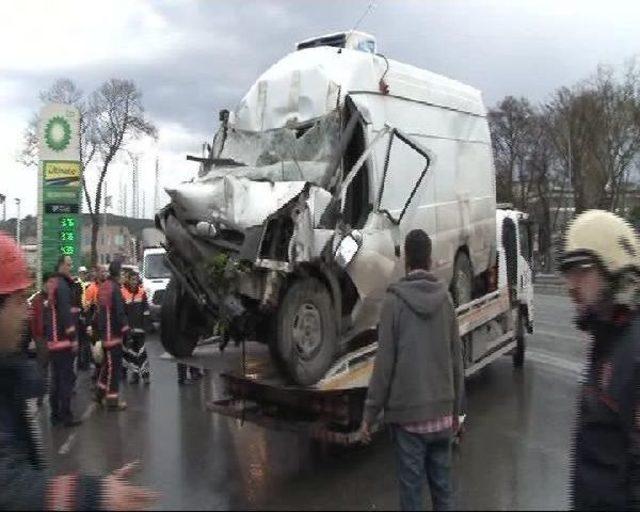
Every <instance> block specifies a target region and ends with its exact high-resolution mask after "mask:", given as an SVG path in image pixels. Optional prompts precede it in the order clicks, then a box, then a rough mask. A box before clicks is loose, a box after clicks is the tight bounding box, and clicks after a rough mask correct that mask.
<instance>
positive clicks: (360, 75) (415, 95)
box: [232, 47, 496, 299]
mask: <svg viewBox="0 0 640 512" xmlns="http://www.w3.org/2000/svg"><path fill="white" fill-rule="evenodd" d="M388 64H389V67H388V71H387V72H386V74H385V70H386V68H387V62H386V61H385V59H384V58H381V57H379V56H375V55H371V54H367V53H365V52H360V51H354V50H349V49H336V48H329V47H320V48H311V49H307V50H301V51H297V52H294V53H291V54H289V55H287V56H286V57H284V58H283V59H282V60H280V61H279V62H278V63H276V64H275V65H273V66H272V67H271V68H270V69H268V70H267V71H266V72H265V73H264V74H263V75H262V76H261V77H260V78H259V79H258V80H257V81H256V83H255V84H254V85H253V86H252V87H251V89H250V90H249V92H248V93H247V94H246V95H245V97H244V98H243V100H242V101H241V102H240V105H239V107H238V109H237V111H236V113H235V117H234V118H232V123H233V127H234V128H236V129H239V130H248V131H262V130H269V129H274V128H279V127H282V126H285V125H287V124H288V123H289V124H292V125H299V124H301V123H304V122H307V121H312V120H314V119H316V118H318V117H320V116H322V115H325V114H326V113H327V112H330V111H331V110H333V109H335V108H336V106H341V105H342V104H343V103H344V101H345V98H346V97H347V96H349V97H350V98H351V99H352V100H353V101H354V103H355V105H356V106H357V107H358V109H359V111H360V112H361V113H362V114H363V116H364V118H365V119H366V120H367V122H369V123H370V124H369V125H368V126H367V130H366V132H367V133H366V137H367V140H368V141H369V142H370V141H371V140H372V139H373V137H375V135H376V134H377V133H379V131H380V130H382V129H383V127H384V126H385V125H391V126H393V127H396V128H398V129H400V130H402V131H403V132H404V133H405V134H407V135H409V136H410V137H411V138H413V139H414V140H416V142H418V143H420V144H421V145H422V146H423V147H425V148H426V149H427V150H429V151H430V153H431V154H432V155H433V161H432V163H431V168H430V169H429V172H428V174H427V176H426V178H425V180H424V181H423V183H422V185H421V187H420V189H419V190H418V192H417V194H416V196H415V197H414V200H413V202H412V204H411V206H410V208H409V210H408V212H407V214H406V217H405V219H404V220H403V222H402V223H401V225H400V233H399V239H400V240H402V239H404V235H405V234H406V233H407V232H408V231H410V230H411V229H414V228H422V229H424V230H425V231H426V232H427V233H429V235H430V236H431V237H432V239H433V242H434V253H433V263H434V271H435V273H436V274H437V275H438V276H439V277H440V278H442V279H443V280H444V281H445V282H449V281H450V280H451V278H452V274H453V265H454V261H455V257H456V254H457V252H458V251H459V250H465V251H467V252H468V254H469V257H470V260H471V263H472V267H473V271H474V274H476V275H477V274H479V273H481V272H483V271H485V270H486V269H487V268H488V267H489V264H490V261H489V260H490V257H491V255H492V254H495V253H494V252H493V249H494V248H495V207H496V202H495V170H494V167H493V158H492V152H491V141H490V135H489V128H488V124H487V119H486V109H485V106H484V104H483V102H482V97H481V94H480V92H479V91H478V90H476V89H474V88H472V87H470V86H467V85H464V84H462V83H460V82H457V81H455V80H451V79H448V78H446V77H443V76H440V75H437V74H435V73H431V72H429V71H426V70H422V69H418V68H416V67H413V66H410V65H407V64H402V63H399V62H396V61H393V60H388ZM383 75H384V81H385V82H386V84H388V86H389V94H381V93H380V89H379V81H380V79H381V78H382V76H383ZM386 151H387V141H386V140H383V141H381V143H380V144H378V145H377V147H376V148H375V150H374V152H373V155H372V157H371V158H370V159H369V162H368V169H369V173H370V178H371V179H370V181H369V183H370V187H371V190H370V197H371V198H372V199H374V200H375V199H377V196H378V192H379V189H380V186H381V182H382V173H383V167H384V162H385V156H386ZM423 167H424V159H422V157H420V155H418V154H417V153H416V152H414V151H412V150H411V149H410V148H409V147H407V146H404V147H402V145H396V147H394V150H393V152H392V154H391V159H390V164H389V171H388V176H387V184H386V186H385V193H384V196H383V200H382V203H381V205H380V206H381V207H383V208H386V209H388V210H389V211H390V212H391V213H393V214H398V213H399V212H400V210H401V209H402V207H403V205H404V203H405V202H406V200H407V198H408V196H409V194H410V192H411V190H412V187H413V184H414V183H415V181H416V179H417V177H418V176H419V174H420V172H421V170H422V168H423ZM346 172H348V170H345V173H346ZM370 229H371V223H370V222H368V223H367V226H366V227H365V228H364V229H363V232H364V233H366V232H368V231H370ZM394 267H395V271H394V274H396V275H398V274H400V273H401V271H402V268H403V258H401V259H400V260H398V261H396V264H395V265H394ZM356 285H357V286H358V288H359V289H360V287H361V285H362V286H364V283H362V284H358V283H356ZM380 298H381V297H380V296H379V297H378V299H380Z"/></svg>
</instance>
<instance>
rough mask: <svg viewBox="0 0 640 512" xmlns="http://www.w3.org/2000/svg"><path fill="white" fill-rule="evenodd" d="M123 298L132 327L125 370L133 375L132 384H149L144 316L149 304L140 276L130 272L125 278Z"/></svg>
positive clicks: (125, 346)
mask: <svg viewBox="0 0 640 512" xmlns="http://www.w3.org/2000/svg"><path fill="white" fill-rule="evenodd" d="M122 297H123V299H124V307H125V312H126V313H127V319H128V320H129V327H130V329H129V334H128V336H127V340H126V342H125V345H124V364H125V368H126V369H127V370H128V371H129V372H130V373H131V381H132V383H134V384H135V383H137V382H138V381H139V380H140V378H142V380H143V382H144V383H145V384H149V378H150V374H149V360H148V358H147V350H146V348H145V345H144V342H145V332H144V314H145V312H146V311H148V310H149V304H148V303H147V294H146V292H145V291H144V287H143V286H142V282H141V280H140V276H139V275H138V274H136V273H135V272H129V273H128V274H127V276H126V277H125V282H124V285H123V286H122Z"/></svg>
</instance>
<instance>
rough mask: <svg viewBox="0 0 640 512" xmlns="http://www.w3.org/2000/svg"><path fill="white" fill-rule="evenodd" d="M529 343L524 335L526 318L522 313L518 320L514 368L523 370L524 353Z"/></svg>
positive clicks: (519, 313) (519, 314)
mask: <svg viewBox="0 0 640 512" xmlns="http://www.w3.org/2000/svg"><path fill="white" fill-rule="evenodd" d="M526 345H527V342H526V338H525V334H524V316H523V314H522V312H520V311H519V312H518V316H517V318H516V348H515V349H514V351H513V366H514V367H515V368H522V367H523V366H524V353H525V350H526V348H527V346H526Z"/></svg>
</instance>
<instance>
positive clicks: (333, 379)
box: [208, 289, 516, 445]
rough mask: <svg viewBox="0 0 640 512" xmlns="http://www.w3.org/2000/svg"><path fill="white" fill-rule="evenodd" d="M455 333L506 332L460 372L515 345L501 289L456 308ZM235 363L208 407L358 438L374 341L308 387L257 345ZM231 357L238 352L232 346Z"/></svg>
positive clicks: (318, 434) (331, 437) (276, 425)
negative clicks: (498, 324)
mask: <svg viewBox="0 0 640 512" xmlns="http://www.w3.org/2000/svg"><path fill="white" fill-rule="evenodd" d="M456 314H457V316H458V323H459V329H460V336H461V338H462V339H463V340H464V339H467V338H468V337H469V335H471V334H472V333H473V332H474V331H475V330H477V329H481V328H483V327H484V326H486V325H487V324H489V323H490V322H492V321H498V320H499V319H502V320H503V321H505V320H506V322H505V323H506V324H507V325H508V327H507V328H506V329H505V331H506V332H504V333H503V334H501V335H500V336H499V337H496V338H495V339H493V340H492V341H491V343H490V345H488V347H487V350H486V351H485V352H484V354H483V357H481V358H479V359H478V360H475V361H474V360H470V359H469V356H468V355H467V356H465V376H467V377H468V376H470V375H472V374H473V373H475V372H477V371H479V370H480V369H481V368H483V367H484V366H486V365H487V364H489V363H491V362H493V361H494V360H495V359H497V358H498V357H500V356H502V355H504V354H507V353H509V352H510V351H511V350H513V349H514V348H515V346H516V341H515V333H514V330H513V325H512V323H513V322H512V315H511V310H510V302H509V296H508V291H507V289H502V290H498V291H495V292H493V293H490V294H487V295H485V296H483V297H481V298H479V299H477V300H474V301H472V302H470V303H468V304H465V305H463V306H461V307H460V308H458V309H457V310H456ZM245 349H246V352H245V354H244V358H242V359H241V364H240V367H239V366H238V364H237V361H236V364H235V370H228V371H224V372H222V373H221V374H220V378H221V379H222V382H223V384H224V389H225V394H226V398H224V399H221V400H213V401H211V402H210V403H209V404H208V408H209V410H211V411H213V412H216V413H218V414H222V415H224V416H228V417H232V418H237V419H239V420H241V421H248V422H251V423H255V424H258V425H261V426H264V427H266V428H271V429H276V430H288V431H296V432H305V433H307V434H308V435H309V436H311V437H312V438H315V439H320V440H323V441H328V442H331V443H336V444H342V445H349V444H353V443H357V442H359V441H360V436H359V433H358V427H359V425H360V422H361V418H362V411H363V407H364V400H365V397H366V392H367V387H368V384H369V379H370V378H371V373H372V371H373V366H374V361H375V354H376V350H377V343H371V344H369V345H367V346H365V347H362V348H359V349H357V350H354V351H352V352H350V353H348V354H346V355H345V356H343V357H342V358H341V359H340V360H338V361H337V362H336V363H335V364H334V365H333V366H332V368H331V369H330V370H329V372H327V374H326V376H325V377H324V378H323V379H322V380H320V381H319V382H318V383H316V384H315V385H313V386H308V387H302V386H297V385H292V384H291V383H289V382H287V381H286V380H285V378H283V377H282V373H281V372H279V371H278V369H277V368H276V367H275V366H274V365H273V364H272V362H271V358H270V357H269V353H268V351H267V350H265V349H264V347H263V346H258V345H257V344H248V345H247V347H245ZM235 352H236V356H237V355H238V353H237V351H235Z"/></svg>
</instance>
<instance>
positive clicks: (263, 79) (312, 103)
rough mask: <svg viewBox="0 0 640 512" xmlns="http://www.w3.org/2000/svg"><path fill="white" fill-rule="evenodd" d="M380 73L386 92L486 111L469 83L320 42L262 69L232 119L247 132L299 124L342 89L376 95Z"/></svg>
mask: <svg viewBox="0 0 640 512" xmlns="http://www.w3.org/2000/svg"><path fill="white" fill-rule="evenodd" d="M387 63H388V71H387V72H386V74H385V70H386V69H387ZM383 75H384V79H385V82H386V83H387V84H388V86H389V94H390V95H391V96H397V97H402V98H407V99H410V100H414V101H419V102H424V103H428V104H431V105H434V106H438V107H442V108H446V109H451V110H456V111H460V112H463V113H467V114H471V115H476V116H485V115H486V109H485V106H484V103H483V101H482V95H481V93H480V91H479V90H477V89H475V88H473V87H471V86H469V85H466V84H463V83H461V82H458V81H456V80H452V79H450V78H447V77H444V76H442V75H438V74H436V73H432V72H431V71H427V70H425V69H420V68H417V67H415V66H411V65H409V64H403V63H401V62H398V61H395V60H392V59H385V58H384V57H382V56H378V55H372V54H369V53H365V52H361V51H357V50H350V49H342V48H333V47H327V46H323V47H317V48H308V49H303V50H299V51H296V52H293V53H290V54H288V55H286V56H285V57H284V58H283V59H281V60H280V61H278V62H276V63H275V64H274V65H273V66H271V67H270V68H269V69H268V70H267V71H265V72H264V73H263V74H262V75H261V76H260V77H259V78H258V80H257V81H256V82H255V83H254V84H253V86H252V87H251V88H250V89H249V92H248V93H247V94H246V95H245V97H244V98H243V99H242V101H241V102H240V105H239V106H238V109H237V110H236V113H235V121H234V123H233V124H234V125H235V127H236V128H238V129H241V130H249V131H263V130H269V129H274V128H281V127H283V126H286V125H287V123H294V124H302V123H305V122H308V121H311V120H313V119H316V118H318V117H320V116H323V115H325V114H326V113H328V112H329V111H331V110H333V109H334V108H335V107H336V104H338V103H339V102H343V101H344V98H345V96H346V95H347V94H367V93H369V94H380V91H379V81H380V79H381V78H382V77H383Z"/></svg>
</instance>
